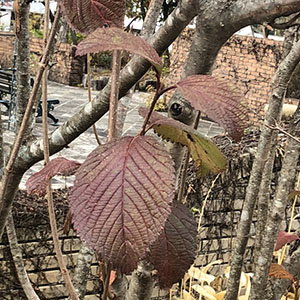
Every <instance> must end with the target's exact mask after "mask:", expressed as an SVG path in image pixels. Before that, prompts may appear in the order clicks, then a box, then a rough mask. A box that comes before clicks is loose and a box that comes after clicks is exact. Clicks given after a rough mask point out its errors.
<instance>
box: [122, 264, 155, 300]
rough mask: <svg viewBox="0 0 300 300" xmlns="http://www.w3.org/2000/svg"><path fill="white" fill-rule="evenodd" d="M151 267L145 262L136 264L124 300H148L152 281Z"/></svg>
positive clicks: (152, 285) (152, 284)
mask: <svg viewBox="0 0 300 300" xmlns="http://www.w3.org/2000/svg"><path fill="white" fill-rule="evenodd" d="M152 270H153V266H152V265H151V264H149V263H148V262H146V261H142V262H140V263H139V264H138V267H137V269H136V270H135V271H134V272H133V273H132V275H131V279H130V284H129V289H128V291H127V294H126V300H150V299H151V295H152V291H153V287H154V280H153V276H152Z"/></svg>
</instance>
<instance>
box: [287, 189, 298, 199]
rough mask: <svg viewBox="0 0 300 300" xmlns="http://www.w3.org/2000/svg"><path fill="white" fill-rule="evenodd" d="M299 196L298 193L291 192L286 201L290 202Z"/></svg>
mask: <svg viewBox="0 0 300 300" xmlns="http://www.w3.org/2000/svg"><path fill="white" fill-rule="evenodd" d="M299 195H300V191H291V192H290V193H289V196H288V199H289V200H291V199H293V198H294V197H295V196H299Z"/></svg>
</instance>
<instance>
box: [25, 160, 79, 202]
mask: <svg viewBox="0 0 300 300" xmlns="http://www.w3.org/2000/svg"><path fill="white" fill-rule="evenodd" d="M79 166H80V163H79V162H77V161H75V160H69V159H66V158H64V157H57V158H54V159H52V160H51V161H50V162H49V163H48V164H47V165H46V166H45V167H44V168H43V169H42V170H41V171H39V172H37V173H34V174H33V175H31V176H30V177H29V178H28V180H27V182H26V190H27V193H28V194H38V195H40V196H44V195H45V194H46V187H47V184H48V181H49V179H50V178H52V177H53V176H55V175H62V176H69V175H73V174H74V173H75V171H76V170H77V169H78V168H79Z"/></svg>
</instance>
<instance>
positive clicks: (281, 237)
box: [274, 230, 299, 251]
mask: <svg viewBox="0 0 300 300" xmlns="http://www.w3.org/2000/svg"><path fill="white" fill-rule="evenodd" d="M295 240H299V236H298V235H296V234H293V233H288V232H285V231H283V230H280V231H279V232H278V237H277V241H276V244H275V249H274V251H278V250H279V249H281V248H282V247H283V246H284V245H285V244H288V243H290V242H292V241H295Z"/></svg>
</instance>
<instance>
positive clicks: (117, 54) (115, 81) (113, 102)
mask: <svg viewBox="0 0 300 300" xmlns="http://www.w3.org/2000/svg"><path fill="white" fill-rule="evenodd" d="M120 68H121V51H119V50H114V51H113V66H112V75H111V92H110V102H109V120H108V136H107V141H108V142H109V141H111V140H112V139H114V138H115V136H116V123H117V109H118V100H119V85H120Z"/></svg>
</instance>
